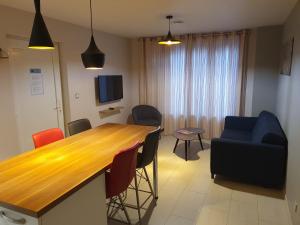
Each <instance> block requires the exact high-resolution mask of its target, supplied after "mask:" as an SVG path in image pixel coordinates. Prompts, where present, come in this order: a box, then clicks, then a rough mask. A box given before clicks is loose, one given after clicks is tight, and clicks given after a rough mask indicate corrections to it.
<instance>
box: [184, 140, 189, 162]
mask: <svg viewBox="0 0 300 225" xmlns="http://www.w3.org/2000/svg"><path fill="white" fill-rule="evenodd" d="M184 145H185V161H187V148H188V141H184Z"/></svg>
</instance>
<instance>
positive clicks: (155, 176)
mask: <svg viewBox="0 0 300 225" xmlns="http://www.w3.org/2000/svg"><path fill="white" fill-rule="evenodd" d="M153 187H154V196H155V199H158V164H157V153H155V155H154V159H153Z"/></svg>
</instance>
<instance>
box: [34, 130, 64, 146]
mask: <svg viewBox="0 0 300 225" xmlns="http://www.w3.org/2000/svg"><path fill="white" fill-rule="evenodd" d="M32 139H33V143H34V147H35V148H40V147H42V146H44V145H48V144H50V143H53V142H56V141H59V140H61V139H64V133H63V132H62V130H61V129H59V128H52V129H48V130H44V131H40V132H38V133H35V134H33V135H32Z"/></svg>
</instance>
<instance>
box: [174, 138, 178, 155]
mask: <svg viewBox="0 0 300 225" xmlns="http://www.w3.org/2000/svg"><path fill="white" fill-rule="evenodd" d="M178 142H179V139H178V138H177V140H176V144H175V147H174V149H173V153H175V151H176V148H177V145H178Z"/></svg>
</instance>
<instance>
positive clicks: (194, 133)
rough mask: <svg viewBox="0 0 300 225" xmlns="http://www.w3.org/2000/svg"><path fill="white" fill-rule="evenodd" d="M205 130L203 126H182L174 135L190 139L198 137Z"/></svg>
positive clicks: (184, 139) (186, 139)
mask: <svg viewBox="0 0 300 225" xmlns="http://www.w3.org/2000/svg"><path fill="white" fill-rule="evenodd" d="M204 132H205V131H204V129H201V128H195V127H187V128H181V129H178V130H176V131H175V132H174V136H175V137H176V138H177V139H179V140H183V141H190V140H195V139H198V134H200V135H201V134H203V133H204Z"/></svg>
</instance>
